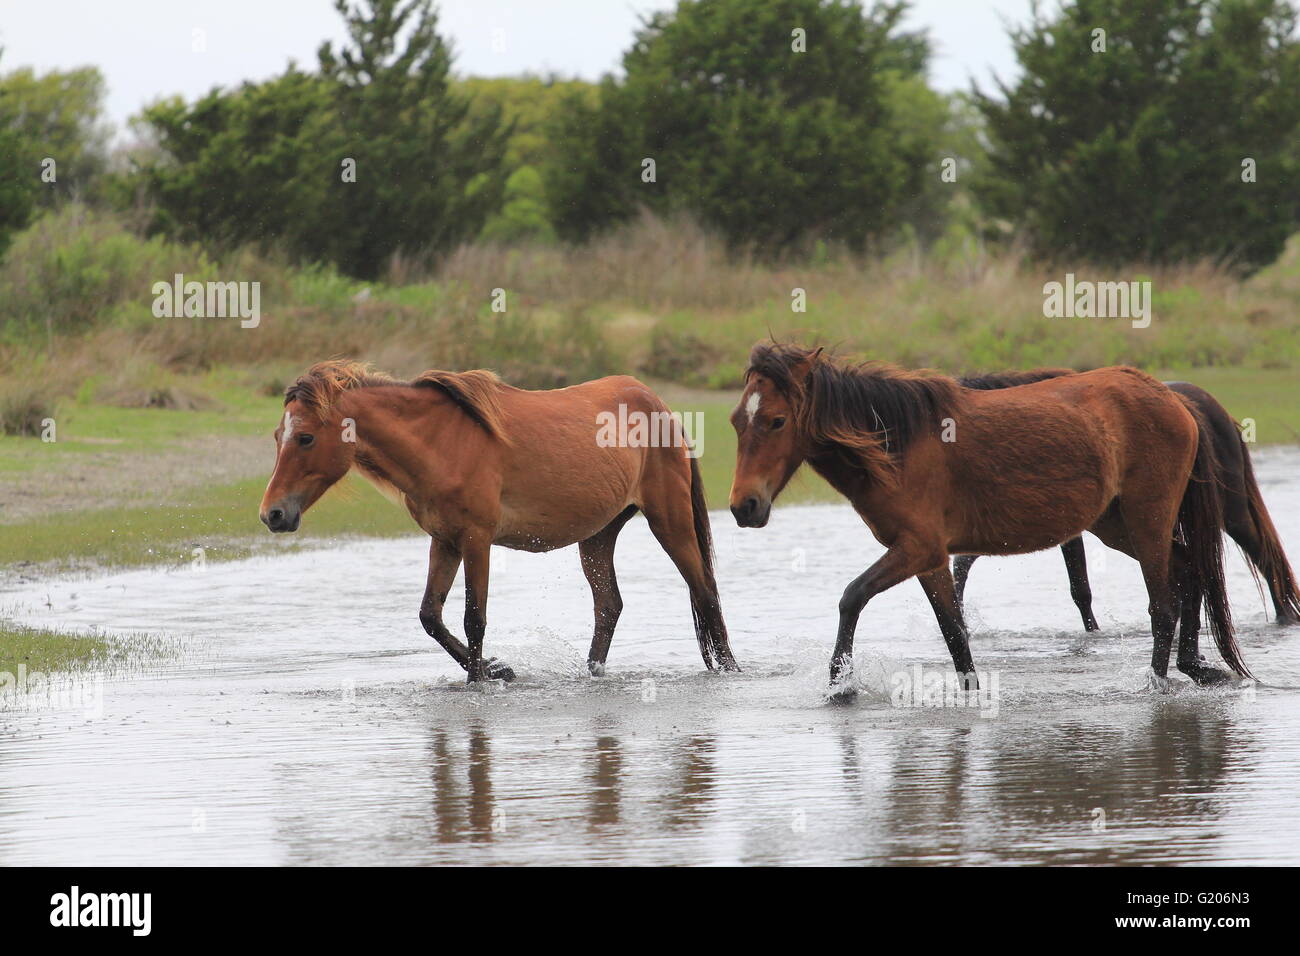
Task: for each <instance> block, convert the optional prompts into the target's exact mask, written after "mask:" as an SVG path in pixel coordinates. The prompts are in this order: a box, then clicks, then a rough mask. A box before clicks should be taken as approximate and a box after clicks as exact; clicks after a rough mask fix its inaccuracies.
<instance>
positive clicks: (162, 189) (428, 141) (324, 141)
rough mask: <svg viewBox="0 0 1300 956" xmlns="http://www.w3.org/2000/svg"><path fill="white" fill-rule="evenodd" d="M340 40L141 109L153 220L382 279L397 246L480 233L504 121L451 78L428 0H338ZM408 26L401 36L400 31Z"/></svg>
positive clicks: (414, 248)
mask: <svg viewBox="0 0 1300 956" xmlns="http://www.w3.org/2000/svg"><path fill="white" fill-rule="evenodd" d="M336 6H337V8H338V10H339V12H340V14H342V16H343V17H344V19H345V21H346V23H347V32H348V37H349V42H348V43H347V44H345V45H344V46H342V47H341V48H340V49H335V48H334V47H333V45H332V44H330V43H326V44H324V45H322V47H321V48H320V51H319V54H318V59H319V67H320V69H319V72H318V73H304V72H301V71H299V70H297V69H296V68H295V67H294V66H293V65H292V64H291V65H290V67H289V69H288V70H287V71H286V72H285V73H284V74H283V75H281V76H279V77H276V78H275V79H272V80H269V81H266V82H264V83H245V84H243V85H242V86H241V87H239V88H238V89H236V90H233V91H226V90H220V89H218V90H213V91H212V92H211V93H209V94H208V95H207V96H206V97H204V98H202V99H200V100H199V101H197V102H195V103H194V104H192V105H187V104H185V103H184V102H182V101H180V100H171V101H168V102H164V103H160V104H156V105H154V106H153V107H150V108H149V109H148V110H146V111H145V113H144V117H143V119H144V121H145V123H146V124H147V125H148V126H149V127H150V128H151V129H152V132H153V135H154V137H155V138H156V139H157V141H158V145H159V147H160V149H161V152H162V157H161V159H159V160H157V161H154V162H152V163H150V164H148V165H147V167H146V168H145V169H144V170H143V171H142V174H143V176H144V178H145V181H146V183H147V184H148V192H149V194H150V195H151V196H152V198H153V199H154V200H155V202H156V203H157V207H158V211H157V217H156V221H155V225H156V226H157V227H159V228H161V229H164V230H166V231H168V232H171V233H173V234H177V235H180V236H182V237H184V238H190V239H199V240H202V241H205V242H213V243H216V244H217V245H225V246H231V245H235V244H239V243H243V242H259V243H272V242H275V243H278V244H279V245H281V246H282V247H284V248H285V249H287V251H288V252H289V253H290V254H291V255H293V256H294V257H296V258H298V259H303V260H314V261H323V262H331V263H334V264H335V265H337V266H338V267H339V268H340V269H341V270H342V271H344V272H347V273H349V274H351V275H354V276H358V277H361V278H367V279H373V278H376V277H378V276H379V275H380V273H381V272H382V270H383V268H384V266H385V264H386V263H387V262H388V261H389V259H390V257H391V256H392V255H393V254H394V253H395V252H397V251H398V250H399V249H400V250H402V251H404V252H406V253H410V254H418V253H421V252H428V251H436V250H439V249H443V248H446V247H448V246H450V245H452V244H454V243H456V242H458V241H461V240H463V239H466V238H469V237H472V236H474V235H475V234H476V233H477V232H478V230H479V229H480V228H481V227H482V225H483V223H484V221H485V220H486V219H487V217H488V215H489V214H490V213H491V212H492V211H493V210H495V209H497V208H498V207H499V206H500V205H501V202H502V195H503V192H504V185H505V175H506V173H505V170H504V164H503V156H504V152H505V144H506V139H507V136H508V134H509V129H508V127H507V126H505V125H504V124H503V123H502V122H501V118H500V111H499V110H483V111H477V112H475V113H474V114H473V115H471V114H470V104H469V101H468V100H467V99H466V98H465V97H462V96H460V95H458V94H456V93H455V92H454V91H452V90H451V89H450V86H449V80H448V73H449V70H450V65H451V53H450V50H449V49H448V47H447V45H446V43H445V42H444V41H443V40H442V38H441V37H440V36H439V35H438V33H437V29H436V27H437V17H436V15H435V13H434V10H433V7H432V4H431V3H430V2H429V0H408V2H401V0H368V3H367V5H366V7H365V8H364V9H362V8H361V7H356V6H353V5H351V4H348V3H346V2H345V0H336ZM403 37H404V39H403Z"/></svg>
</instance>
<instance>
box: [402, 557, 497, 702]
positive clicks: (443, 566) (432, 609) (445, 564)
mask: <svg viewBox="0 0 1300 956" xmlns="http://www.w3.org/2000/svg"><path fill="white" fill-rule="evenodd" d="M458 567H460V551H458V550H457V549H456V548H455V547H454V546H453V545H451V544H448V543H446V542H442V541H439V540H438V539H437V538H434V539H433V540H432V541H431V542H430V544H429V579H428V583H427V584H426V585H425V588H424V600H423V601H421V602H420V623H421V624H422V625H423V626H424V630H425V631H426V632H427V633H428V635H429V636H430V637H432V638H433V639H434V640H435V641H437V642H438V643H439V644H441V645H442V647H443V649H444V650H445V651H446V652H447V653H448V654H450V655H451V656H452V658H453V659H454V660H455V661H456V663H457V664H459V665H460V666H461V667H463V668H468V666H469V649H468V648H467V647H466V646H465V645H464V644H462V643H461V642H460V640H459V639H457V638H456V637H455V636H454V635H453V634H452V633H451V632H450V631H449V630H447V626H446V625H445V624H444V623H443V622H442V609H443V606H444V605H445V604H446V603H447V592H448V591H449V590H451V582H452V581H453V580H455V578H456V569H457V568H458ZM487 676H488V677H490V678H493V679H500V680H507V681H511V680H514V679H515V672H514V671H513V670H511V669H510V668H509V667H507V666H506V665H505V664H502V663H501V662H500V661H498V660H496V659H495V658H493V659H492V660H490V661H488V662H487Z"/></svg>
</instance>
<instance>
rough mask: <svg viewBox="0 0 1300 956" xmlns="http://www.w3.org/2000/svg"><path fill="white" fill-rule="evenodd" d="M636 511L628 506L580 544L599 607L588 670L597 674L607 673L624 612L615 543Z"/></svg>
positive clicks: (584, 569)
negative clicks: (615, 570)
mask: <svg viewBox="0 0 1300 956" xmlns="http://www.w3.org/2000/svg"><path fill="white" fill-rule="evenodd" d="M634 514H636V507H635V506H632V507H629V508H627V509H626V510H625V511H624V512H623V513H622V514H620V515H619V516H618V517H617V518H615V519H614V520H613V521H611V522H610V523H609V524H607V525H605V527H604V528H602V529H601V530H600V531H597V532H596V533H595V534H593V535H592V536H591V537H590V538H588V539H587V540H585V541H582V542H579V544H578V552H579V554H580V555H581V556H582V572H583V573H584V574H585V575H586V576H587V583H588V584H590V585H591V599H592V601H593V602H594V604H595V609H596V633H595V636H593V637H592V639H591V651H590V652H589V653H588V654H587V670H589V671H590V672H591V675H592V676H593V677H601V676H603V675H604V673H605V657H606V656H607V655H608V654H609V645H610V642H611V641H613V640H614V628H615V627H616V626H617V625H618V616H619V615H620V614H621V613H622V612H623V597H622V595H620V594H619V593H618V578H617V577H615V575H614V545H615V544H616V543H617V541H618V533H619V532H620V531H622V530H623V525H625V524H627V522H628V519H629V518H631V517H632V516H633V515H634Z"/></svg>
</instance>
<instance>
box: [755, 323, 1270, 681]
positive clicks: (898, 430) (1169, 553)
mask: <svg viewBox="0 0 1300 956" xmlns="http://www.w3.org/2000/svg"><path fill="white" fill-rule="evenodd" d="M732 424H733V425H734V426H735V429H736V433H737V435H738V439H739V443H738V448H737V457H736V477H735V482H734V484H733V485H732V489H731V510H732V513H733V514H734V515H735V517H736V521H737V523H739V524H740V525H741V526H742V527H745V526H748V527H762V526H763V525H764V524H766V523H767V519H768V515H769V512H770V511H771V507H772V501H773V499H774V498H775V497H776V496H777V495H778V494H779V493H780V491H781V489H782V488H784V487H785V485H786V483H787V482H788V481H789V480H790V478H791V477H792V476H793V475H794V473H795V471H796V470H797V469H798V468H799V466H800V465H801V464H802V463H803V462H805V461H806V462H808V463H809V464H811V465H812V467H813V469H814V470H815V471H816V472H817V473H818V474H819V475H821V476H822V477H823V478H825V479H826V480H827V481H828V482H829V483H830V484H831V486H832V487H833V488H835V489H836V490H837V491H839V492H840V493H841V494H843V495H844V496H845V497H846V498H848V499H849V501H850V503H852V505H853V507H854V509H855V510H856V511H857V512H858V514H859V515H860V516H861V517H862V519H863V521H865V522H866V524H867V526H868V527H869V528H870V529H871V532H872V534H874V535H875V537H876V539H877V540H878V541H879V542H880V543H881V544H883V545H884V546H885V547H886V549H887V550H886V552H885V554H884V556H883V557H882V558H880V560H878V561H877V562H876V563H875V564H873V565H872V566H871V567H870V568H868V569H867V570H866V572H864V573H863V574H862V575H861V576H859V577H858V578H857V579H856V580H855V581H853V583H851V584H850V585H849V586H848V587H847V588H846V589H845V591H844V596H843V598H842V599H841V601H840V606H839V610H840V626H839V634H838V639H837V641H836V644H835V653H834V657H833V658H832V661H831V680H832V682H833V683H839V682H840V681H841V679H842V678H843V677H844V675H845V674H846V673H847V672H848V671H849V670H850V668H851V666H852V654H853V636H854V631H855V630H856V628H857V623H858V617H859V615H860V614H861V613H862V610H863V608H864V607H865V606H866V604H867V602H868V601H869V600H870V599H871V598H872V597H874V596H875V595H877V594H879V593H880V592H881V591H884V590H887V589H888V588H891V587H893V586H894V585H896V584H900V583H902V582H903V581H906V580H907V579H908V578H910V577H917V578H919V580H920V582H921V584H922V586H923V587H924V589H925V593H926V596H927V597H928V598H929V600H930V604H931V606H932V608H933V609H934V613H935V616H936V617H937V618H938V621H939V627H940V630H941V631H942V633H943V636H944V639H945V641H946V642H947V644H948V649H949V652H950V653H951V655H952V660H953V664H954V666H955V667H956V669H957V672H958V673H959V674H961V675H963V676H964V677H965V679H966V682H967V685H968V686H972V685H973V684H974V680H973V679H974V665H973V663H972V661H971V656H970V645H969V641H968V637H967V632H966V624H965V621H964V620H963V618H962V611H961V605H960V603H959V602H958V600H957V595H956V592H955V589H954V586H953V578H952V574H951V573H950V571H949V570H948V557H949V555H952V554H1023V553H1026V552H1030V551H1038V550H1041V549H1043V548H1049V547H1052V546H1053V545H1059V544H1062V543H1063V542H1066V541H1069V540H1070V539H1072V538H1075V537H1077V536H1078V535H1079V534H1080V533H1081V532H1083V531H1084V530H1091V531H1092V533H1093V534H1095V535H1096V536H1097V537H1098V538H1100V539H1101V540H1102V541H1103V542H1104V543H1105V544H1107V545H1108V546H1110V547H1112V548H1115V549H1117V550H1120V551H1123V552H1124V553H1126V554H1128V555H1131V556H1133V557H1135V558H1136V559H1137V560H1138V563H1139V564H1140V565H1141V568H1142V575H1143V578H1144V581H1145V583H1146V587H1147V594H1148V597H1149V599H1150V605H1149V611H1150V615H1151V630H1152V636H1153V639H1154V649H1153V651H1152V655H1151V667H1152V670H1153V671H1154V674H1155V676H1156V677H1157V678H1158V679H1160V680H1163V679H1164V678H1165V676H1166V672H1167V668H1168V665H1169V652H1170V649H1171V646H1172V643H1173V638H1174V632H1175V627H1176V624H1177V620H1178V612H1179V610H1180V606H1181V605H1182V604H1183V603H1184V602H1192V601H1194V602H1195V603H1196V604H1198V605H1199V604H1200V602H1201V601H1202V599H1204V601H1205V603H1206V606H1207V612H1208V614H1207V617H1208V619H1209V621H1210V625H1211V629H1212V631H1213V633H1214V637H1215V640H1216V643H1217V644H1218V648H1219V653H1220V654H1221V655H1222V657H1223V659H1224V661H1225V662H1226V663H1227V664H1228V666H1230V667H1231V668H1232V669H1233V670H1235V671H1236V672H1237V673H1239V674H1241V675H1243V676H1248V675H1249V671H1248V670H1247V669H1246V665H1245V664H1244V663H1243V662H1242V660H1241V655H1240V652H1239V651H1238V649H1237V644H1236V641H1235V639H1234V636H1233V629H1232V619H1231V615H1230V612H1229V609H1228V599H1227V593H1226V589H1225V582H1224V575H1223V543H1222V536H1221V534H1220V529H1221V528H1222V526H1223V519H1222V514H1221V513H1220V504H1219V496H1218V494H1217V493H1216V492H1215V489H1214V485H1213V476H1214V475H1215V474H1216V471H1217V465H1216V463H1215V461H1214V445H1213V442H1212V441H1211V439H1210V438H1209V436H1208V434H1207V433H1206V424H1205V422H1204V419H1202V418H1200V416H1199V415H1196V414H1194V413H1193V411H1192V409H1191V408H1190V407H1189V406H1188V405H1187V404H1186V403H1185V402H1184V401H1183V400H1182V399H1180V398H1179V396H1177V395H1175V394H1174V393H1173V392H1171V391H1170V390H1169V389H1167V388H1165V386H1163V385H1162V384H1160V383H1159V382H1157V381H1155V380H1154V379H1152V378H1151V377H1150V376H1147V375H1145V374H1143V373H1142V372H1139V371H1137V370H1136V369H1131V368H1107V369H1098V370H1096V371H1092V372H1083V373H1079V374H1075V375H1064V376H1061V377H1055V378H1049V379H1047V380H1045V381H1041V382H1038V383H1036V384H1032V385H1022V386H1020V387H1018V388H1009V389H1004V390H997V391H976V390H973V389H964V388H961V387H960V386H959V385H958V384H957V382H956V381H955V380H953V379H951V378H948V377H946V376H943V375H938V374H933V373H923V372H906V371H903V370H902V369H898V368H895V367H893V366H890V365H884V364H878V363H868V364H864V365H845V364H840V363H836V362H834V361H832V360H831V359H830V358H828V357H827V356H825V355H823V354H822V350H821V349H817V350H816V351H812V350H809V349H802V348H798V347H796V346H792V345H765V344H760V345H758V346H756V347H755V348H754V350H753V353H752V354H751V356H750V365H749V370H748V372H747V373H746V385H745V391H744V393H743V394H742V396H741V399H740V404H739V405H738V406H737V408H736V410H735V412H733V414H732ZM1175 531H1178V532H1179V535H1180V538H1181V540H1179V541H1175ZM1178 669H1179V670H1181V671H1183V672H1184V673H1186V674H1188V675H1189V676H1190V677H1192V678H1193V679H1194V680H1196V681H1197V682H1200V683H1214V682H1217V681H1221V680H1224V679H1227V675H1226V674H1224V673H1223V672H1222V671H1220V670H1217V669H1215V668H1213V667H1209V666H1207V665H1205V664H1204V663H1203V662H1202V661H1201V659H1200V655H1199V652H1198V648H1197V641H1196V634H1195V632H1194V631H1193V632H1192V633H1191V634H1187V633H1184V634H1183V637H1182V640H1181V641H1180V642H1179V648H1178Z"/></svg>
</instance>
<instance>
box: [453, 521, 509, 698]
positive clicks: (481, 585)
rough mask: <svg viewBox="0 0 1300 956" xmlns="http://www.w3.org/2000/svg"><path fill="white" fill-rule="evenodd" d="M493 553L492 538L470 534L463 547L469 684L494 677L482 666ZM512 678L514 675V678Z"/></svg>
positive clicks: (466, 662) (466, 669) (466, 537)
mask: <svg viewBox="0 0 1300 956" xmlns="http://www.w3.org/2000/svg"><path fill="white" fill-rule="evenodd" d="M491 550H492V538H491V536H490V535H486V534H478V533H470V534H467V535H466V536H465V538H464V540H463V541H462V543H461V556H462V558H463V560H464V562H465V641H466V643H467V644H468V651H469V654H468V658H467V660H466V661H465V672H466V680H467V681H468V682H469V683H471V684H472V683H474V682H475V681H479V680H485V679H490V678H491V677H492V674H491V673H489V669H488V667H487V666H485V664H484V662H483V634H484V632H485V631H486V630H487V594H488V565H489V561H488V555H489V554H490V553H491ZM512 676H513V675H512Z"/></svg>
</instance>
